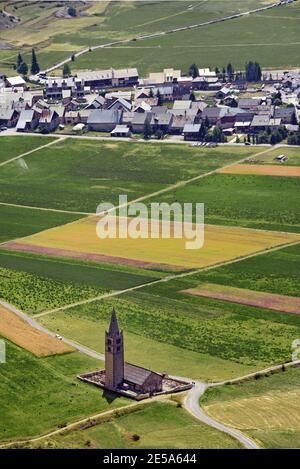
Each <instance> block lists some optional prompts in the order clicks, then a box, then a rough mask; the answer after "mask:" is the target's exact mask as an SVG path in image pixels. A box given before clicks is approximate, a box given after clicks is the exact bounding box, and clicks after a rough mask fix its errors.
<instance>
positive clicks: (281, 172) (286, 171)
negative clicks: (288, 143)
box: [217, 164, 300, 177]
mask: <svg viewBox="0 0 300 469" xmlns="http://www.w3.org/2000/svg"><path fill="white" fill-rule="evenodd" d="M217 172H218V173H221V174H254V175H257V176H286V177H300V167H299V166H279V165H272V164H269V165H267V164H265V165H260V164H235V165H232V166H230V167H227V168H222V169H219V170H218V171H217Z"/></svg>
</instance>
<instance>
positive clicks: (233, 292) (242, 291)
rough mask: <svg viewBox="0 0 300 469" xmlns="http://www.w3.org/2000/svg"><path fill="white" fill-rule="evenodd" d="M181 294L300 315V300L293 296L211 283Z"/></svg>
mask: <svg viewBox="0 0 300 469" xmlns="http://www.w3.org/2000/svg"><path fill="white" fill-rule="evenodd" d="M182 293H187V294H189V295H194V296H204V297H206V298H214V299H215V300H222V301H230V302H232V303H239V304H243V305H247V306H256V307H258V308H266V309H272V310H274V311H281V312H284V313H292V314H300V298H296V297H293V296H285V295H276V294H274V293H265V292H258V291H253V290H248V289H246V288H235V287H230V286H227V285H217V284H212V283H204V284H202V285H200V286H199V287H198V288H191V289H188V290H183V291H182Z"/></svg>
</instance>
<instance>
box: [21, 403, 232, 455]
mask: <svg viewBox="0 0 300 469" xmlns="http://www.w3.org/2000/svg"><path fill="white" fill-rule="evenodd" d="M179 405H180V404H179ZM135 435H138V437H139V438H138V441H135ZM30 447H35V448H36V447H39V448H68V449H71V448H82V449H87V448H91V449H96V448H105V449H108V448H119V449H121V448H122V449H124V448H130V449H137V448H139V449H141V448H147V449H149V448H179V449H180V448H240V446H239V444H238V443H237V442H236V441H234V440H233V439H232V438H231V437H229V436H228V435H226V434H224V433H221V432H218V431H217V430H215V429H213V428H211V427H208V426H207V425H204V424H202V423H201V422H199V420H196V419H194V418H193V417H191V416H190V415H189V414H188V413H187V412H186V411H185V410H184V409H182V408H181V407H179V406H178V405H177V404H176V402H172V401H167V402H156V403H153V404H151V405H148V406H146V407H145V408H141V409H140V410H136V411H135V412H132V413H129V414H127V415H123V416H121V417H117V418H114V419H112V420H110V421H108V422H104V423H101V424H99V425H96V426H94V427H92V428H88V429H86V430H77V431H74V432H71V433H67V434H66V435H59V436H56V437H52V438H47V439H45V440H42V441H40V442H39V443H36V444H34V445H31V446H30Z"/></svg>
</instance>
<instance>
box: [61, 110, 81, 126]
mask: <svg viewBox="0 0 300 469" xmlns="http://www.w3.org/2000/svg"><path fill="white" fill-rule="evenodd" d="M79 122H80V115H79V111H66V112H65V116H64V123H65V124H66V125H75V124H78V123H79Z"/></svg>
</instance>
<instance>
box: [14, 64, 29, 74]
mask: <svg viewBox="0 0 300 469" xmlns="http://www.w3.org/2000/svg"><path fill="white" fill-rule="evenodd" d="M17 72H18V73H20V75H27V73H28V65H27V64H26V63H25V62H21V63H20V65H19V66H18V68H17Z"/></svg>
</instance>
